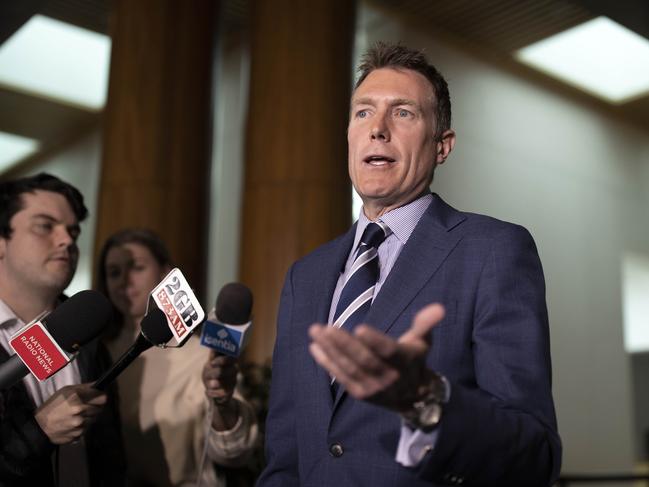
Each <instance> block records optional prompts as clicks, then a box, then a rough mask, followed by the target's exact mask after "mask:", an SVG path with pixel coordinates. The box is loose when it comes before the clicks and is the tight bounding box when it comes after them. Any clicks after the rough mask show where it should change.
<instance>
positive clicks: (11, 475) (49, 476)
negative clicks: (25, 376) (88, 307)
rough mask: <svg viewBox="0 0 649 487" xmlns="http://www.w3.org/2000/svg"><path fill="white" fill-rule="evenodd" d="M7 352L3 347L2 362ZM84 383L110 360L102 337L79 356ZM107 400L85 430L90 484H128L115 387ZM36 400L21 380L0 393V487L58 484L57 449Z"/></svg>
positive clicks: (0, 348) (105, 366) (41, 486)
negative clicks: (40, 418) (39, 419)
mask: <svg viewBox="0 0 649 487" xmlns="http://www.w3.org/2000/svg"><path fill="white" fill-rule="evenodd" d="M8 358H9V355H8V354H7V352H6V351H5V349H4V348H2V347H0V362H4V361H5V360H7V359H8ZM76 360H77V361H78V363H79V372H80V373H81V380H82V382H90V381H94V380H95V379H97V378H99V377H100V376H101V374H102V373H103V372H104V371H105V370H107V369H108V367H109V366H110V364H111V361H110V357H109V355H108V351H107V350H106V348H105V347H104V346H103V345H102V344H101V343H99V341H98V340H94V341H93V342H91V343H89V344H87V345H85V346H84V347H83V348H82V349H81V351H80V352H79V356H78V357H77V359H76ZM108 397H109V400H108V404H106V406H105V407H104V409H103V411H102V412H101V413H100V415H99V416H98V417H97V420H96V421H95V422H94V423H93V424H92V425H91V426H90V427H89V428H88V430H87V431H86V433H85V434H84V439H85V443H86V451H87V457H88V470H89V473H90V485H92V486H93V487H94V486H98V487H104V486H105V487H119V486H123V485H125V478H126V477H125V472H126V461H125V457H124V448H123V443H122V434H121V429H120V422H119V412H118V411H119V410H118V408H117V397H116V389H115V388H114V387H113V388H112V389H111V390H109V395H108ZM34 412H35V407H34V403H33V401H32V399H31V397H30V396H29V394H28V393H27V388H26V387H25V386H24V384H23V382H22V381H20V382H19V383H17V384H16V385H14V386H13V387H11V388H9V389H7V390H4V391H0V487H14V486H15V487H18V486H20V487H28V486H32V485H34V486H39V487H49V486H52V487H54V486H55V485H56V484H55V482H54V476H55V472H54V467H53V466H54V465H56V464H57V462H56V454H57V448H56V446H55V445H53V444H52V443H50V441H49V439H48V438H47V436H46V435H45V433H43V431H42V430H41V429H40V427H39V426H38V423H37V422H36V420H35V419H34Z"/></svg>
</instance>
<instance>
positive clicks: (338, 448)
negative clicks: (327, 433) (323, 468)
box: [329, 443, 343, 458]
mask: <svg viewBox="0 0 649 487" xmlns="http://www.w3.org/2000/svg"><path fill="white" fill-rule="evenodd" d="M329 453H331V456H333V457H336V458H338V457H342V456H343V447H342V445H341V444H340V443H332V444H331V446H330V447H329Z"/></svg>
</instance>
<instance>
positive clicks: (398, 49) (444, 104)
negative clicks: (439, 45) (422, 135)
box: [354, 42, 451, 137]
mask: <svg viewBox="0 0 649 487" xmlns="http://www.w3.org/2000/svg"><path fill="white" fill-rule="evenodd" d="M381 68H392V69H397V70H399V69H410V70H412V71H416V72H417V73H420V74H422V75H423V76H424V77H425V78H426V79H427V80H428V81H429V82H430V84H431V85H432V87H433V93H434V94H435V100H434V107H433V108H434V110H435V117H436V120H437V127H436V129H435V132H436V133H435V136H436V137H439V136H441V134H442V133H443V132H444V131H446V130H448V129H450V128H451V98H450V95H449V93H448V85H447V84H446V80H445V79H444V77H443V76H442V75H441V73H440V72H439V71H437V69H436V68H435V66H433V65H432V64H429V63H428V60H427V59H426V56H424V53H423V52H422V51H418V50H416V49H409V48H407V47H405V46H403V45H401V44H388V43H385V42H377V43H376V44H374V45H373V46H372V47H371V48H370V49H368V50H367V51H366V52H365V54H364V55H363V57H362V58H361V64H360V66H359V67H358V71H360V73H361V74H360V77H359V78H358V81H356V84H355V85H354V90H355V89H356V88H358V87H359V86H360V84H361V83H362V82H363V81H364V80H365V78H367V76H368V75H369V74H370V73H371V72H372V71H374V70H376V69H381Z"/></svg>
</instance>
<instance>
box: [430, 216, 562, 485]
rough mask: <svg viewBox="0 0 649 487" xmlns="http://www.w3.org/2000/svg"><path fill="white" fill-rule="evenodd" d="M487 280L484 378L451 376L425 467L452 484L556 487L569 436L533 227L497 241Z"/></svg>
mask: <svg viewBox="0 0 649 487" xmlns="http://www.w3.org/2000/svg"><path fill="white" fill-rule="evenodd" d="M477 286H478V287H477V291H476V301H475V305H474V309H473V310H469V311H468V312H471V313H472V315H473V331H472V337H471V338H472V340H471V341H472V342H471V343H470V344H467V346H471V347H472V353H473V360H474V370H475V378H476V380H475V384H472V383H457V382H456V383H454V382H453V380H450V383H451V389H452V394H451V397H450V400H449V402H448V403H447V404H446V405H445V406H444V409H443V413H442V419H441V422H440V424H439V426H438V428H437V430H436V431H437V433H438V437H437V441H436V442H435V447H434V448H433V449H432V450H431V451H430V452H429V453H427V454H426V455H425V457H424V458H423V459H422V461H421V463H420V465H419V466H418V473H419V475H420V476H421V477H422V478H424V479H427V480H429V481H432V482H437V483H442V484H466V485H472V486H493V485H498V486H500V487H508V486H511V487H520V486H521V485H525V486H526V487H534V486H539V487H547V486H549V485H551V484H552V483H553V482H554V481H555V480H556V478H557V477H558V474H559V470H560V466H561V443H560V439H559V436H558V434H557V426H556V418H555V413H554V405H553V401H552V392H551V363H550V344H549V330H548V317H547V310H546V304H545V283H544V278H543V271H542V268H541V263H540V260H539V258H538V254H537V250H536V247H535V245H534V241H533V240H532V237H531V236H530V234H529V233H528V232H527V230H525V229H524V228H522V227H519V226H515V225H507V226H506V227H505V228H504V229H502V230H500V231H499V232H498V234H496V235H495V236H494V237H493V238H492V239H491V246H490V250H489V252H488V253H487V254H486V258H485V261H484V262H483V264H482V270H481V274H480V277H479V281H478V283H477ZM439 372H440V373H442V374H445V372H446V371H443V370H441V371H439ZM449 374H450V371H449ZM445 375H446V374H445ZM447 377H449V375H447Z"/></svg>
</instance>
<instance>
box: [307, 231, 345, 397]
mask: <svg viewBox="0 0 649 487" xmlns="http://www.w3.org/2000/svg"><path fill="white" fill-rule="evenodd" d="M355 233H356V225H355V224H354V225H353V226H352V227H351V228H350V229H349V231H348V232H347V233H346V234H345V235H343V236H342V237H341V238H340V239H339V241H338V242H337V243H334V245H333V246H332V248H331V249H330V250H329V251H328V252H326V253H325V255H324V256H323V257H322V259H320V267H319V268H318V269H316V272H315V273H314V275H315V276H316V279H317V280H318V284H317V285H315V286H314V290H315V297H314V300H315V309H316V315H315V317H316V322H318V323H328V321H329V311H330V308H331V300H332V297H333V293H334V290H335V289H336V284H337V283H338V278H339V277H340V273H341V272H342V270H343V268H344V266H345V262H346V261H347V258H348V257H349V252H350V250H351V247H352V244H353V243H354V235H355ZM309 326H310V323H309ZM309 341H310V340H309ZM311 364H312V366H313V368H314V371H313V372H314V374H315V376H316V378H317V379H316V382H317V384H316V387H315V388H316V390H317V392H316V393H317V394H318V395H319V396H320V401H321V403H322V404H328V405H329V407H332V406H333V399H332V397H331V377H330V376H329V373H328V372H327V371H326V370H325V369H323V368H322V367H321V366H320V365H318V364H317V363H316V361H315V359H314V358H313V357H311Z"/></svg>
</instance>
